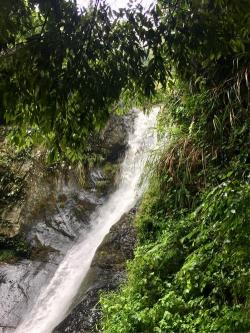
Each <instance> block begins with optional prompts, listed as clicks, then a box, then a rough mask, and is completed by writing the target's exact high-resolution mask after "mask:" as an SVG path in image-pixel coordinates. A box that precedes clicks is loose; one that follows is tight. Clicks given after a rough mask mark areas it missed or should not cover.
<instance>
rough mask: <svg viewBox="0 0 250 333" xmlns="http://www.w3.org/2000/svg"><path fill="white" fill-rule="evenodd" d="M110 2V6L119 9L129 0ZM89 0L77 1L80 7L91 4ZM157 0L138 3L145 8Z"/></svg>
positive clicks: (108, 0) (108, 1)
mask: <svg viewBox="0 0 250 333" xmlns="http://www.w3.org/2000/svg"><path fill="white" fill-rule="evenodd" d="M106 1H107V3H108V4H110V6H111V7H112V8H113V9H118V8H124V7H127V4H128V0H106ZM89 2H90V1H89V0H77V3H78V5H79V7H82V6H85V7H86V6H87V5H88V4H89ZM153 2H155V1H153V0H140V1H138V3H140V4H141V5H142V6H143V7H144V8H148V7H149V6H150V5H151V3H153Z"/></svg>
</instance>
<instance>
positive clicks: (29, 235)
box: [0, 114, 133, 333]
mask: <svg viewBox="0 0 250 333" xmlns="http://www.w3.org/2000/svg"><path fill="white" fill-rule="evenodd" d="M132 124H133V114H131V115H129V116H126V117H123V118H120V117H114V118H111V119H110V122H109V123H108V124H107V126H106V128H105V130H104V131H103V133H102V134H101V136H100V138H99V139H98V140H99V141H98V142H93V145H96V147H94V148H96V149H97V150H98V149H99V146H101V147H102V149H104V153H103V156H104V160H103V162H101V163H100V164H99V165H98V166H96V167H93V168H91V169H88V170H87V172H86V175H85V178H86V179H85V186H84V187H83V186H82V185H81V184H80V182H79V179H78V177H77V174H76V173H75V172H74V170H68V172H67V175H65V173H62V172H60V171H59V172H57V173H56V175H55V174H53V173H52V174H46V175H44V174H42V175H41V174H39V173H37V179H35V178H36V177H35V176H36V175H35V171H34V177H35V178H32V179H33V180H34V182H33V183H30V186H29V190H28V193H27V197H26V200H25V201H24V202H23V203H22V207H21V208H20V203H18V212H17V208H15V207H13V212H15V214H14V213H13V214H12V213H11V212H9V211H8V216H7V215H6V218H8V219H9V221H8V223H9V225H12V226H13V228H12V231H11V232H10V235H11V236H13V234H15V233H16V232H19V233H21V234H22V235H23V236H24V237H25V239H26V240H27V241H28V243H29V244H30V246H31V248H32V251H31V257H30V258H29V260H27V259H26V260H20V261H18V262H17V263H15V264H5V263H0V333H3V332H4V333H10V332H13V331H14V328H15V327H16V326H17V325H18V323H19V322H20V320H21V319H22V316H23V314H24V313H25V312H27V311H28V309H29V308H31V307H32V305H33V303H34V301H35V299H36V297H37V295H38V294H39V292H40V290H41V288H42V287H43V285H45V284H46V283H47V281H48V280H49V279H50V278H51V276H52V275H53V274H54V272H55V270H56V268H57V266H58V264H59V263H60V261H61V260H62V258H63V257H64V255H65V253H66V251H67V250H68V249H69V248H70V247H71V246H72V245H73V244H74V243H75V242H76V241H77V239H78V237H79V234H80V233H83V232H84V231H85V230H88V228H89V224H88V223H89V219H90V215H91V213H92V212H93V211H94V209H95V208H96V207H97V206H98V205H100V204H102V202H103V200H105V198H106V196H107V194H108V193H109V192H110V191H112V189H113V188H114V187H115V186H116V185H115V179H116V175H117V173H118V172H119V165H120V162H121V160H122V158H123V156H124V152H125V150H126V147H127V136H128V130H129V128H130V127H131V126H132ZM2 214H4V212H2ZM2 216H5V215H2ZM0 222H1V216H0ZM123 228H125V227H122V228H121V232H123V231H122V230H123ZM114 230H115V229H114ZM111 234H113V236H112V237H119V236H118V234H117V235H116V236H115V234H114V232H112V233H111ZM0 235H1V223H0ZM121 235H122V237H123V238H124V240H125V239H126V238H125V231H124V233H123V234H121ZM131 237H132V236H131ZM125 242H126V241H125ZM131 242H132V238H131ZM118 243H119V242H116V241H114V244H117V246H118V247H119V246H120V245H118ZM0 250H1V249H0ZM103 251H104V250H103ZM105 251H107V250H105ZM123 251H125V252H126V250H125V248H124V250H123ZM107 252H109V251H107ZM125 252H124V253H125ZM113 256H114V258H115V254H113ZM128 257H129V256H128ZM114 258H111V257H110V259H109V261H110V262H111V261H112V260H113V259H114ZM117 258H119V259H117V260H118V261H119V260H120V261H121V260H122V255H118V257H117ZM96 260H97V259H96ZM107 265H108V261H107ZM117 265H118V262H117ZM120 265H121V266H122V264H121V263H120ZM118 266H119V265H118ZM118 266H117V267H118ZM100 269H101V267H100V265H99V264H98V263H96V264H93V267H92V269H91V271H92V272H94V271H95V270H96V272H97V271H98V270H100ZM91 274H92V273H91ZM93 274H94V273H93ZM96 274H97V275H98V273H96ZM102 274H103V278H102V280H103V283H104V280H105V281H106V282H105V283H106V285H107V281H110V283H111V285H112V286H115V284H116V282H115V281H117V283H118V281H121V280H122V278H123V271H122V269H121V271H120V272H118V271H117V273H114V276H113V275H112V270H111V269H110V270H109V269H108V268H107V269H106V270H105V269H104V270H102ZM95 281H96V282H94V285H96V287H93V285H92V282H91V286H92V287H91V288H90V289H89V291H88V293H89V295H91V293H92V294H93V293H94V290H96V291H98V290H99V289H100V288H101V280H100V281H97V279H96V280H95ZM98 286H99V287H98ZM89 287H90V285H89ZM89 287H88V288H89ZM98 288H99V289H98ZM84 295H86V294H85V293H84ZM84 297H85V296H84ZM96 297H97V296H96ZM90 298H91V297H90V296H89V299H88V300H87V299H86V302H87V303H88V304H89V308H91V307H92V305H93V306H94V303H93V302H92V301H90ZM93 299H94V297H93ZM80 300H81V301H82V298H81V299H80ZM79 306H80V305H79ZM92 312H93V311H92ZM97 313H98V312H97ZM89 318H90V317H89ZM89 320H91V319H89ZM3 327H5V328H3ZM62 332H63V331H62ZM27 333H28V332H27Z"/></svg>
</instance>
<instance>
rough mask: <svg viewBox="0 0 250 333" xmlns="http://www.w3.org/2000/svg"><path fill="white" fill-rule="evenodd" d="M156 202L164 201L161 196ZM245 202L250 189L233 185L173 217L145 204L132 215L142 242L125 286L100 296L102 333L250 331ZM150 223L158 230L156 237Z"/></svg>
mask: <svg viewBox="0 0 250 333" xmlns="http://www.w3.org/2000/svg"><path fill="white" fill-rule="evenodd" d="M152 196H153V193H151V199H152ZM154 198H155V200H156V198H158V200H157V201H160V200H161V198H160V197H159V192H158V191H156V192H154ZM249 199H250V188H249V184H248V183H247V182H246V183H244V184H243V183H239V182H238V181H236V180H235V181H225V182H223V183H222V184H221V185H219V186H217V187H216V188H214V189H213V190H211V191H208V192H206V193H205V194H204V195H203V198H202V204H201V205H199V206H198V207H197V208H196V209H195V210H194V211H193V212H192V213H190V214H188V215H183V216H182V218H181V217H180V218H179V219H177V220H176V219H171V218H167V217H166V214H165V211H164V209H163V207H162V210H161V212H160V211H159V210H158V214H157V215H155V204H154V203H153V204H152V200H147V201H146V202H144V205H147V211H145V210H144V209H141V211H140V214H139V216H138V217H137V222H138V223H139V230H140V232H141V233H142V236H143V239H144V241H143V242H142V241H141V245H140V246H139V247H138V248H137V250H136V254H135V259H134V261H133V262H131V263H130V264H129V279H128V282H127V284H126V285H125V286H124V287H123V288H122V290H121V291H120V292H119V293H113V294H109V295H108V296H105V297H104V298H103V299H102V304H103V310H104V318H105V320H104V323H103V328H104V332H108V333H113V332H122V333H130V332H131V333H132V332H144V333H145V332H148V333H149V332H150V333H152V332H158V333H160V332H162V333H163V332H183V333H184V332H186V333H189V332H194V333H195V332H204V333H205V332H247V331H248V330H249V329H250V322H249V311H250V297H249V295H250V289H249V288H250V260H249V258H250V252H249V246H248V240H249V237H250V228H249V223H248V221H249V217H250V210H249V206H248V203H249ZM144 207H145V206H144ZM149 219H151V220H152V224H157V225H158V230H157V233H155V237H154V239H152V230H149V229H148V225H147V227H146V228H145V220H147V221H148V220H149ZM156 234H157V235H156Z"/></svg>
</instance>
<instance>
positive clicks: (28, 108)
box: [0, 0, 165, 160]
mask: <svg viewBox="0 0 250 333" xmlns="http://www.w3.org/2000/svg"><path fill="white" fill-rule="evenodd" d="M15 6H17V8H19V9H20V10H19V9H18V10H17V12H16V14H15V15H12V11H13V8H12V7H10V6H9V5H8V6H7V5H6V6H5V5H4V4H3V6H2V4H1V10H3V12H2V19H1V24H2V26H3V27H5V26H6V27H7V30H8V31H9V35H8V38H7V37H6V39H7V40H6V41H5V42H3V43H2V44H1V45H0V50H1V53H0V108H1V110H0V112H1V116H0V119H1V122H2V123H4V124H8V125H11V126H12V128H13V132H12V137H11V138H12V142H14V143H15V144H17V145H19V146H27V145H31V144H32V143H34V142H35V143H43V144H47V145H48V146H50V148H51V157H52V159H56V158H58V157H59V155H62V154H64V155H66V156H68V157H69V158H70V159H71V160H77V159H79V158H82V159H83V158H85V157H86V155H89V154H91V145H90V144H89V139H90V138H91V137H93V136H95V133H96V132H98V131H99V130H100V128H101V127H103V125H104V124H105V122H106V121H107V119H108V117H109V114H110V112H112V110H114V109H116V107H117V105H119V103H118V102H119V97H120V95H121V93H122V92H123V93H124V94H125V92H126V91H127V90H129V91H130V92H131V95H133V94H134V93H135V91H137V94H140V93H144V94H146V95H151V94H152V93H153V91H154V90H155V84H156V81H157V80H158V78H161V79H162V80H164V79H165V75H164V73H165V71H164V67H163V65H162V63H163V60H162V59H159V57H155V56H153V55H151V60H150V63H149V64H148V66H146V63H145V62H146V59H147V58H148V54H149V51H150V49H151V48H152V46H153V45H154V46H155V45H157V44H159V43H160V41H161V39H160V36H159V35H158V34H156V36H154V31H155V30H156V25H155V23H154V19H153V18H152V17H151V16H149V13H146V14H145V13H144V12H143V9H142V7H141V6H140V5H138V6H137V7H136V8H133V9H124V10H120V11H119V12H114V11H112V10H111V9H110V7H109V6H107V5H106V4H105V2H99V1H96V3H95V5H94V6H90V7H89V8H88V9H83V10H82V11H81V12H79V10H78V9H77V6H76V3H75V1H66V0H46V1H44V0H40V1H39V0H29V1H24V0H23V1H21V0H20V1H18V3H16V5H15ZM18 6H19V7H18ZM15 8H16V7H15ZM21 9H22V11H24V13H21ZM21 14H22V16H23V19H21V18H20V17H19V16H20V15H21ZM4 18H6V21H5V20H4ZM12 26H13V27H15V29H12ZM151 35H152V36H151ZM150 36H151V37H152V38H151V37H150ZM0 42H1V41H0ZM147 43H149V45H147ZM117 103H118V104H117Z"/></svg>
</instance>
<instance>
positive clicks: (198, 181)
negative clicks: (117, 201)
mask: <svg viewBox="0 0 250 333" xmlns="http://www.w3.org/2000/svg"><path fill="white" fill-rule="evenodd" d="M3 3H4V5H1V6H2V8H3V9H4V11H3V12H1V14H0V27H5V28H6V27H7V29H1V31H5V33H3V34H1V39H0V52H1V53H0V60H1V61H0V108H1V115H0V120H1V123H2V124H3V125H5V126H6V125H8V126H11V128H12V134H11V137H12V139H13V141H14V142H16V143H17V144H19V145H20V146H25V147H27V145H29V144H34V143H43V144H47V145H48V146H49V147H50V149H51V155H52V157H53V158H57V157H58V156H59V155H60V156H63V155H67V156H68V157H69V158H71V159H73V160H74V159H78V158H83V159H84V158H85V159H86V157H87V156H89V155H91V147H90V142H91V140H90V138H91V137H93V136H94V135H95V132H96V131H98V130H99V129H100V127H101V126H103V124H104V123H105V121H106V120H107V118H108V116H109V114H110V113H112V111H113V110H116V109H117V108H119V107H121V105H123V103H125V102H126V101H128V100H129V99H130V98H131V96H134V97H136V98H137V99H138V100H139V101H140V102H141V101H142V96H145V97H144V98H145V99H146V98H148V97H149V98H151V97H152V96H153V95H154V94H155V93H156V91H157V90H158V94H159V95H158V96H157V98H158V99H160V101H161V103H162V104H163V105H164V106H163V108H162V111H161V112H160V114H159V119H158V128H157V129H158V133H159V134H158V135H159V138H160V139H161V140H162V145H161V149H159V151H157V152H156V153H155V155H154V158H152V162H151V165H150V168H149V169H150V170H151V172H149V175H150V186H149V190H148V192H147V193H146V194H145V196H144V199H143V202H142V205H141V207H140V209H139V213H138V216H137V218H136V224H137V229H138V246H137V249H136V252H135V259H134V260H133V261H132V262H130V263H129V265H128V281H127V282H126V283H125V284H124V285H123V286H122V288H121V289H120V290H119V291H118V292H116V293H112V294H108V295H105V296H103V299H102V307H103V313H104V314H103V322H102V326H103V327H102V329H103V332H105V333H117V332H119V333H140V332H143V333H154V332H158V333H165V332H166V333H168V332H171V333H176V332H179V333H191V332H194V333H195V332H197V333H198V332H199V333H202V332H204V333H205V332H206V333H207V332H217V333H218V332H225V333H226V332H227V333H232V332H247V331H250V247H249V240H250V225H249V219H250V207H249V200H250V185H249V179H250V174H249V171H250V169H249V164H250V157H249V153H250V147H249V146H250V133H249V125H250V115H249V106H250V105H249V102H250V91H249V80H250V78H249V71H250V69H249V68H250V67H249V65H250V64H249V62H250V38H249V37H250V2H249V1H248V0H241V1H238V0H200V1H199V0H179V1H178V0H161V1H160V0H159V1H158V4H157V6H155V7H154V8H152V9H150V10H149V11H148V12H147V13H143V10H142V8H141V7H140V6H137V8H131V9H127V10H121V11H120V12H118V13H114V12H113V13H112V12H111V11H110V9H109V7H108V6H107V5H105V4H104V3H101V4H99V1H97V2H96V5H95V6H93V7H90V8H89V9H88V10H83V12H82V13H81V14H79V13H78V11H77V9H76V4H75V3H74V1H59V0H46V1H44V0H43V1H42V0H41V1H38V0H36V1H35V0H33V1H31V0H30V1H21V0H19V1H16V0H15V1H14V0H13V1H7V0H6V1H5V0H4V1H3ZM35 5H38V6H39V7H38V8H39V10H37V9H35V8H36V7H35ZM10 13H11V15H9V14H10ZM152 170H153V171H152Z"/></svg>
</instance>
